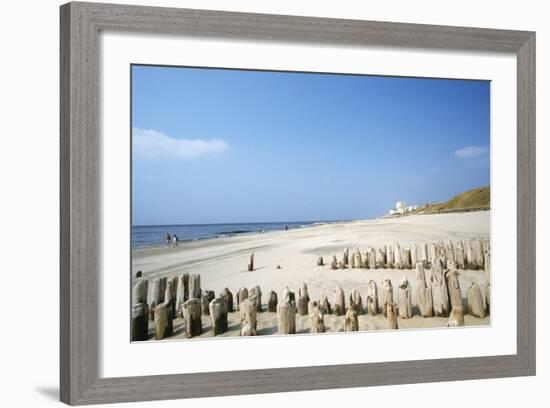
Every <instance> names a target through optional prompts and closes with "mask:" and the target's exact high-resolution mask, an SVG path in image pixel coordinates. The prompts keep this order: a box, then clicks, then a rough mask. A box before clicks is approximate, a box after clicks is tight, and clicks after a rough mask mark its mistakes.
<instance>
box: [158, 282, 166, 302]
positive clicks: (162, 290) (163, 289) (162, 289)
mask: <svg viewBox="0 0 550 408" xmlns="http://www.w3.org/2000/svg"><path fill="white" fill-rule="evenodd" d="M159 281H160V302H159V303H162V302H164V295H165V293H166V283H167V282H168V278H167V277H166V276H165V277H163V278H159Z"/></svg>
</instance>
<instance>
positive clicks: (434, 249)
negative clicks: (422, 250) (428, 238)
mask: <svg viewBox="0 0 550 408" xmlns="http://www.w3.org/2000/svg"><path fill="white" fill-rule="evenodd" d="M428 255H429V257H430V259H429V261H430V267H431V264H432V260H433V259H434V258H437V257H438V253H437V245H436V244H435V242H430V251H429V254H428Z"/></svg>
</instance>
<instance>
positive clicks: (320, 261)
mask: <svg viewBox="0 0 550 408" xmlns="http://www.w3.org/2000/svg"><path fill="white" fill-rule="evenodd" d="M323 265H324V262H323V257H322V256H320V257H319V258H317V266H323Z"/></svg>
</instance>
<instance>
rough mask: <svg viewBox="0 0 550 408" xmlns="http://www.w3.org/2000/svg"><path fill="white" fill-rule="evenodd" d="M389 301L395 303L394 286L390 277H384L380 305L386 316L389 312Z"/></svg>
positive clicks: (379, 299) (379, 298) (379, 294)
mask: <svg viewBox="0 0 550 408" xmlns="http://www.w3.org/2000/svg"><path fill="white" fill-rule="evenodd" d="M387 303H391V304H392V305H393V286H392V284H391V280H390V279H384V280H383V281H382V284H381V285H380V292H379V293H378V307H379V308H380V313H382V314H383V315H384V317H386V313H387V306H386V304H387Z"/></svg>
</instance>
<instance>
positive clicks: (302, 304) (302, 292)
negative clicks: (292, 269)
mask: <svg viewBox="0 0 550 408" xmlns="http://www.w3.org/2000/svg"><path fill="white" fill-rule="evenodd" d="M308 306H309V294H308V291H307V285H306V284H305V283H302V287H301V288H300V289H299V290H298V314H299V315H300V316H307V315H308V314H309V311H308Z"/></svg>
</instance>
